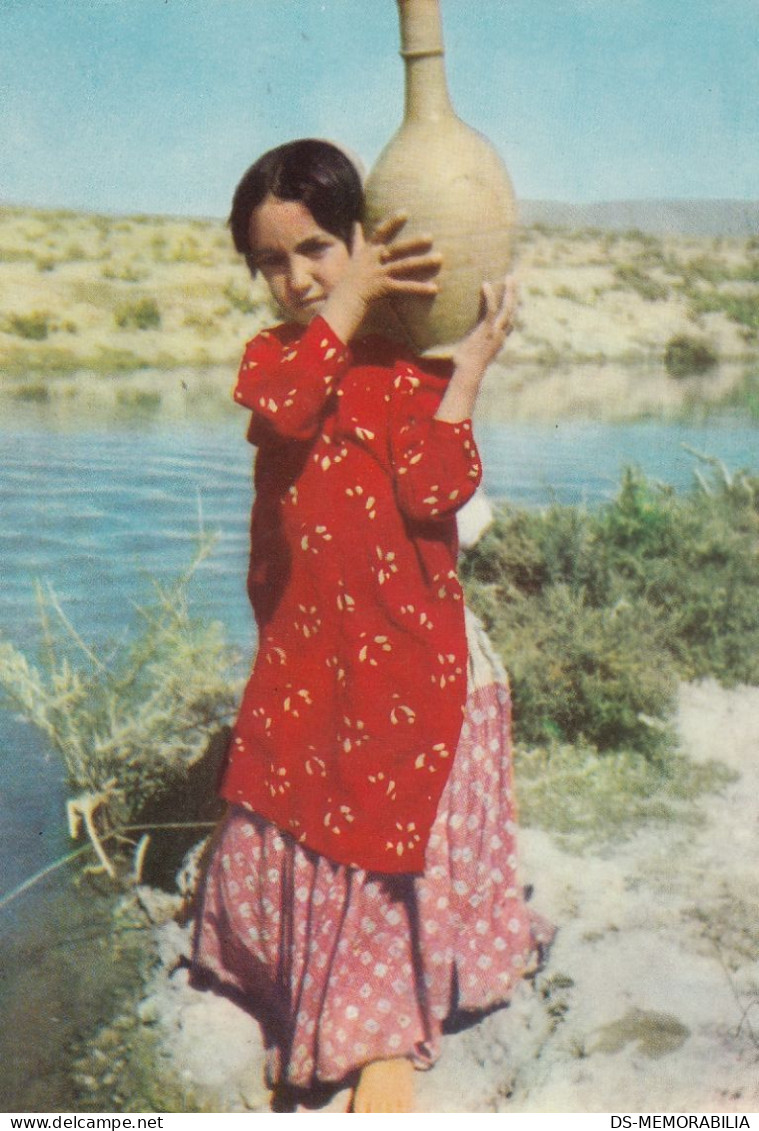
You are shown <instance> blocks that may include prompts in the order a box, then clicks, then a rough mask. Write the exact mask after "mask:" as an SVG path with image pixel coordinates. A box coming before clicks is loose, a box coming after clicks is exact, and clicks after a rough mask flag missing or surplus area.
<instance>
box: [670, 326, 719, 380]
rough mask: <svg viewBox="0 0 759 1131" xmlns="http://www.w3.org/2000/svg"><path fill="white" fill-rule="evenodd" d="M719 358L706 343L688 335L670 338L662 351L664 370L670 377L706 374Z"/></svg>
mask: <svg viewBox="0 0 759 1131" xmlns="http://www.w3.org/2000/svg"><path fill="white" fill-rule="evenodd" d="M718 361H719V358H718V357H717V354H716V353H715V352H714V350H713V349H712V347H711V346H710V345H709V343H708V342H706V341H703V339H701V338H693V337H691V336H690V335H688V334H677V335H676V336H675V337H674V338H670V340H669V341H668V342H667V345H666V347H665V350H664V368H665V369H666V370H667V373H669V375H670V377H690V376H694V375H696V374H699V373H707V372H708V371H709V370H710V369H713V368H714V367H715V365H716V364H717V362H718Z"/></svg>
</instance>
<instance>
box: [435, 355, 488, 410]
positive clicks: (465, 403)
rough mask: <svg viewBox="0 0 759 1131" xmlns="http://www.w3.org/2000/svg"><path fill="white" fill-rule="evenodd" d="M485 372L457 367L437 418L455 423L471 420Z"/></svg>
mask: <svg viewBox="0 0 759 1131" xmlns="http://www.w3.org/2000/svg"><path fill="white" fill-rule="evenodd" d="M483 376H484V373H480V374H478V373H477V371H476V370H475V371H472V370H468V369H464V368H461V367H458V366H457V367H456V368H455V369H454V371H453V375H452V377H451V379H450V381H449V382H448V388H447V389H446V391H445V393H444V394H443V399H442V400H441V402H440V405H439V407H438V410H437V412H436V413H435V419H436V420H446V421H448V422H449V423H451V424H455V423H456V422H457V421H460V420H470V419H471V417H472V416H474V408H475V405H476V403H477V397H478V395H479V392H480V387H481V385H482V378H483Z"/></svg>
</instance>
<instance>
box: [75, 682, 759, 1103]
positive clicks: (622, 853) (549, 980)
mask: <svg viewBox="0 0 759 1131" xmlns="http://www.w3.org/2000/svg"><path fill="white" fill-rule="evenodd" d="M677 722H678V730H679V735H680V741H681V744H682V749H683V753H684V754H685V755H686V756H687V757H688V758H689V759H691V760H692V761H693V762H695V763H696V764H698V765H704V764H706V763H707V762H709V761H710V760H712V759H713V758H715V757H716V758H718V759H719V760H720V761H721V762H722V763H724V764H725V765H726V766H727V767H728V768H729V770H730V771H731V773H732V780H731V781H730V782H729V784H726V785H725V786H724V787H723V788H722V789H721V790H720V791H719V792H718V793H710V794H708V795H706V796H704V797H702V798H701V799H700V800H699V801H698V802H694V803H692V804H689V805H687V806H684V807H683V809H682V812H681V814H680V816H679V818H678V819H675V820H673V819H670V820H668V821H666V822H662V821H650V822H648V823H646V824H643V825H642V826H640V827H639V828H638V829H637V831H636V832H635V833H634V834H633V835H632V836H630V837H628V838H626V839H622V838H620V839H618V840H613V841H612V840H609V841H606V842H604V843H603V844H598V845H594V846H587V845H586V846H585V847H582V846H581V844H580V842H579V841H575V842H573V840H572V838H571V836H570V837H569V838H567V837H566V836H565V837H563V838H561V839H558V838H556V837H555V836H553V835H552V834H551V833H550V832H549V831H547V830H545V829H538V828H529V827H528V828H523V829H522V831H521V852H522V862H523V874H524V879H525V881H526V882H529V883H532V884H534V885H535V897H534V902H535V906H536V908H537V909H538V910H539V911H541V912H542V913H544V914H546V915H547V916H549V917H550V918H551V919H553V920H554V921H555V922H557V923H558V924H559V926H560V932H559V935H558V937H557V940H556V943H555V945H554V947H553V950H552V952H551V955H550V959H549V962H548V965H547V967H546V969H545V970H544V971H543V972H542V973H541V974H540V975H539V977H538V978H537V979H536V981H535V983H534V984H531V983H525V984H524V985H523V986H522V987H521V988H520V990H519V992H518V993H517V995H516V997H515V999H514V1001H513V1003H512V1005H511V1007H510V1008H509V1009H507V1010H503V1011H499V1012H497V1013H495V1014H493V1015H491V1016H490V1017H488V1018H486V1019H484V1020H482V1021H481V1022H480V1023H479V1024H477V1025H474V1026H473V1027H471V1028H469V1029H466V1030H464V1031H462V1032H460V1033H457V1034H453V1035H451V1036H449V1037H447V1038H446V1041H445V1048H444V1053H443V1060H442V1062H441V1064H440V1065H439V1066H438V1067H437V1068H435V1069H433V1070H432V1071H431V1072H429V1073H428V1074H425V1075H424V1076H420V1077H419V1078H418V1096H419V1104H418V1106H419V1110H420V1111H422V1112H460V1113H463V1112H471V1113H475V1112H508V1111H518V1112H551V1111H564V1112H594V1111H623V1112H624V1111H628V1112H634V1111H662V1112H704V1111H709V1112H756V1111H757V1110H759V1084H758V1083H757V1081H758V1080H759V1072H758V1071H757V1069H758V1068H759V1021H758V1020H757V1016H756V1010H757V1007H759V982H758V981H757V978H756V972H755V955H756V947H757V945H758V944H759V920H757V916H756V907H757V906H759V879H757V876H756V869H755V867H754V861H755V859H756V853H757V849H758V848H759V833H758V830H757V825H756V805H755V799H756V796H757V791H758V790H759V767H758V766H757V763H756V758H755V751H756V749H757V744H758V743H759V688H749V687H743V688H736V689H732V690H725V689H723V688H720V687H719V686H718V685H717V684H715V683H713V682H706V683H702V684H697V685H683V686H682V687H681V689H680V695H679V709H678V717H677ZM141 894H142V903H141V905H142V906H143V911H142V912H140V914H141V915H142V921H143V923H144V916H145V911H144V907H147V908H148V909H149V911H150V915H151V916H152V918H153V919H154V920H155V922H154V923H153V924H152V925H151V927H150V928H146V929H145V941H146V945H150V946H155V948H156V950H155V953H156V955H157V960H156V963H155V965H154V968H153V970H152V973H151V974H150V976H149V979H148V982H147V984H146V987H145V989H144V992H143V994H142V996H141V997H140V998H139V1000H137V999H135V1001H133V1002H132V1004H131V1006H130V1007H129V1008H128V1009H127V1010H125V1011H123V1012H122V1013H121V1014H120V1015H118V1016H117V1017H116V1018H115V1019H114V1021H113V1022H112V1023H111V1024H109V1025H108V1026H106V1027H105V1028H104V1029H103V1030H101V1032H100V1034H99V1036H98V1037H97V1038H95V1040H94V1041H93V1042H92V1043H91V1044H90V1046H89V1049H88V1052H87V1054H86V1055H85V1057H84V1058H83V1059H82V1060H81V1061H80V1063H79V1066H78V1069H77V1076H76V1079H77V1081H78V1084H79V1087H80V1089H81V1103H82V1105H83V1110H109V1109H110V1108H112V1107H113V1106H114V1102H115V1098H118V1101H119V1102H118V1106H119V1108H120V1110H123V1111H151V1110H155V1111H198V1110H200V1111H252V1112H263V1111H267V1110H269V1103H270V1097H269V1095H268V1093H267V1091H266V1089H265V1087H264V1085H263V1081H262V1063H263V1050H262V1047H261V1042H260V1037H259V1034H258V1030H257V1027H256V1025H255V1023H254V1022H253V1021H252V1020H251V1019H250V1018H249V1017H248V1016H247V1015H246V1014H245V1013H244V1012H243V1011H242V1010H240V1009H238V1008H237V1007H236V1006H234V1005H232V1004H231V1003H230V1002H227V1001H225V1000H223V999H220V998H217V997H215V996H214V995H212V994H209V993H201V992H199V991H196V990H193V989H191V988H190V987H189V985H188V982H187V972H186V969H184V968H183V967H182V963H183V961H184V960H185V959H186V956H187V954H188V948H189V942H190V931H191V928H190V926H189V925H185V926H180V925H178V923H177V922H175V921H174V919H173V918H172V916H173V914H174V913H175V912H176V910H177V904H176V902H175V901H172V900H170V899H166V898H164V899H158V900H154V901H151V897H150V893H141ZM138 902H139V900H138ZM136 906H137V905H136V904H132V908H133V913H136ZM345 1101H346V1097H345V1096H344V1095H340V1096H338V1097H336V1098H335V1100H334V1105H333V1108H331V1109H330V1110H344V1104H345Z"/></svg>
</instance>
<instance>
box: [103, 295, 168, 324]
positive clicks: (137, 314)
mask: <svg viewBox="0 0 759 1131" xmlns="http://www.w3.org/2000/svg"><path fill="white" fill-rule="evenodd" d="M114 317H115V319H116V325H117V326H119V327H120V328H121V329H122V330H156V329H158V327H159V326H160V325H161V312H160V310H159V309H158V304H157V302H156V301H155V299H153V298H141V299H137V300H136V301H135V302H126V303H124V304H123V305H122V306H119V307H118V308H117V310H116V313H115V315H114Z"/></svg>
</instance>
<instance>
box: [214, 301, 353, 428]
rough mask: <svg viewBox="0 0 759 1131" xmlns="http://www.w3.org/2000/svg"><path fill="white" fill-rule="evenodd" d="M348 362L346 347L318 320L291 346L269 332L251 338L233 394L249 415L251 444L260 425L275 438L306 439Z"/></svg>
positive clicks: (321, 415) (326, 325) (318, 419)
mask: <svg viewBox="0 0 759 1131" xmlns="http://www.w3.org/2000/svg"><path fill="white" fill-rule="evenodd" d="M349 361H350V355H349V350H348V348H347V346H345V344H344V343H343V342H342V341H341V340H340V339H339V338H338V337H337V335H336V334H335V333H334V331H333V330H332V328H331V326H330V325H329V324H328V323H327V322H325V321H324V319H322V318H315V319H314V320H313V322H311V324H310V325H309V326H308V328H307V329H306V330H305V331H304V333H303V334H302V336H301V337H300V338H296V339H295V340H293V341H284V342H283V341H282V340H280V338H279V337H278V336H277V334H276V333H274V332H272V331H270V330H265V331H264V332H263V333H261V334H259V335H258V336H257V337H256V338H253V340H252V341H250V342H248V345H247V346H246V349H245V353H244V355H243V359H242V364H241V365H240V372H239V374H238V378H237V385H236V387H235V391H234V399H235V401H236V402H237V403H238V404H240V405H243V406H244V407H245V408H249V409H251V410H252V412H253V422H252V425H251V433H250V436H251V439H254V437H255V435H256V432H257V427H256V426H257V425H259V424H261V423H263V424H265V426H267V427H268V428H269V429H271V430H273V431H274V432H275V433H277V435H279V436H282V437H286V438H288V439H292V440H310V439H311V438H312V437H313V436H315V435H316V434H317V432H318V430H319V426H320V423H321V420H322V417H323V415H324V410H325V407H326V405H327V402H328V400H329V398H330V396H331V395H332V393H333V391H334V390H335V389H336V387H337V385H338V384H339V382H340V379H341V378H342V376H343V374H344V373H345V371H346V370H347V368H348V365H349ZM254 442H255V440H254Z"/></svg>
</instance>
